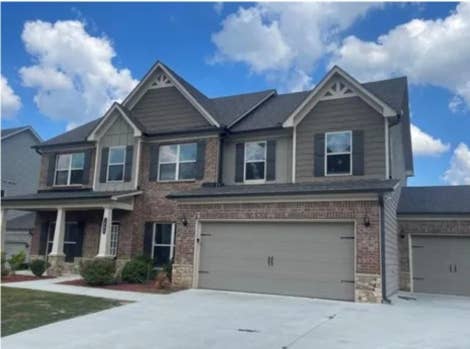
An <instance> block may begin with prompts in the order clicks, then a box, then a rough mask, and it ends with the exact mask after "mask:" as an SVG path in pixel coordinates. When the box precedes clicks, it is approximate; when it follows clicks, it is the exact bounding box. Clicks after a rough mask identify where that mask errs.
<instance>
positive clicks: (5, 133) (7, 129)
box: [2, 126, 29, 138]
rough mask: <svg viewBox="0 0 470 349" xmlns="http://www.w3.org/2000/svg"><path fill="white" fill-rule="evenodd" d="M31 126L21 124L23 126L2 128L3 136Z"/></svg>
mask: <svg viewBox="0 0 470 349" xmlns="http://www.w3.org/2000/svg"><path fill="white" fill-rule="evenodd" d="M28 127H29V126H21V127H13V128H4V129H2V138H3V137H6V136H8V135H11V134H12V133H16V132H19V131H21V130H24V129H27V128H28Z"/></svg>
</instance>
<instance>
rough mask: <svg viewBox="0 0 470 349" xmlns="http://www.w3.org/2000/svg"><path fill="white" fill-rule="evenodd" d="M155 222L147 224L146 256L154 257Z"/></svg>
mask: <svg viewBox="0 0 470 349" xmlns="http://www.w3.org/2000/svg"><path fill="white" fill-rule="evenodd" d="M152 247H153V222H145V228H144V256H145V257H149V258H150V257H152Z"/></svg>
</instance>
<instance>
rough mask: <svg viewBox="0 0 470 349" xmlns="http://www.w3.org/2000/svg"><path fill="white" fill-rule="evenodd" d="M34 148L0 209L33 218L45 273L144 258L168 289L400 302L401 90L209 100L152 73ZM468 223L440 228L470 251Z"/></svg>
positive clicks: (375, 85) (404, 121)
mask: <svg viewBox="0 0 470 349" xmlns="http://www.w3.org/2000/svg"><path fill="white" fill-rule="evenodd" d="M36 148H37V150H38V151H39V152H41V154H42V165H41V176H40V187H39V190H38V193H37V194H34V195H26V196H18V197H15V198H6V199H4V200H3V209H15V208H22V209H29V210H31V211H34V212H37V214H38V219H37V224H36V227H35V231H34V235H33V240H32V251H33V253H34V254H35V255H39V256H47V258H48V260H49V262H50V263H51V267H50V270H49V272H50V273H53V274H54V273H55V274H60V273H63V272H67V271H68V270H70V269H73V268H74V265H76V264H77V262H78V261H79V260H82V259H87V258H94V257H114V258H116V261H117V263H118V266H119V267H120V266H122V265H123V263H125V262H126V261H127V260H129V258H131V257H132V256H138V255H142V254H143V255H146V256H149V257H151V258H152V259H153V260H154V263H155V266H156V267H161V266H163V265H165V264H168V263H170V262H173V266H172V268H173V274H172V278H173V280H172V281H173V283H174V285H175V286H177V287H199V288H210V289H223V290H236V291H248V292H261V293H274V294H287V295H296V296H308V297H320V298H331V299H341V300H355V301H359V302H381V301H386V300H387V299H388V297H389V296H391V295H393V294H394V293H395V292H397V290H398V289H399V288H400V278H401V279H402V283H403V284H404V287H405V286H407V285H406V282H405V281H404V280H403V279H404V278H405V277H406V276H407V274H406V273H407V270H409V269H406V265H405V263H407V260H406V259H405V258H403V256H402V253H404V251H405V248H406V247H408V245H406V246H403V245H404V244H405V242H406V241H412V240H413V241H414V235H415V233H416V234H418V233H419V232H420V231H419V227H415V226H408V227H405V228H400V227H399V221H398V217H397V206H398V203H399V200H400V194H401V193H402V192H403V193H404V195H405V197H407V196H408V193H409V192H408V188H407V187H406V183H407V177H409V176H412V175H413V161H412V159H413V157H412V149H411V137H410V120H409V109H408V87H407V80H406V78H396V79H390V80H383V81H377V82H369V83H359V82H358V81H357V80H356V79H354V78H353V77H351V76H350V75H348V74H347V73H346V72H345V71H343V70H342V69H340V68H339V67H334V68H332V69H331V70H330V71H329V72H328V73H327V74H326V76H325V77H324V78H323V79H322V81H321V82H320V83H319V84H318V85H317V86H316V87H315V88H314V89H313V90H311V91H305V92H298V93H289V94H278V93H277V92H276V91H275V90H267V91H261V92H255V93H247V94H241V95H236V96H227V97H219V98H208V97H206V96H205V95H204V94H203V93H201V92H200V91H198V90H197V89H196V88H195V87H194V86H192V85H190V84H189V83H188V82H187V81H185V80H184V79H183V78H181V77H180V76H179V75H178V74H176V73H175V72H174V71H172V70H171V69H170V68H168V67H167V66H166V65H164V64H163V63H161V62H157V63H156V64H155V65H154V66H153V67H152V68H151V69H150V71H149V72H148V73H147V74H146V75H145V77H144V78H143V79H142V81H141V82H140V83H139V84H138V85H137V86H136V88H135V89H134V90H133V91H132V92H131V93H130V94H129V96H128V97H127V98H126V99H125V100H124V101H123V102H122V103H114V104H113V105H112V106H111V107H110V109H109V110H108V111H107V113H106V114H105V115H104V116H103V117H102V118H100V119H97V120H95V121H92V122H90V123H88V124H85V125H83V126H80V127H77V128H75V129H73V130H71V131H69V132H66V133H64V134H61V135H59V136H57V137H55V138H52V139H50V140H48V141H46V142H43V143H41V144H40V145H38V146H37V147H36ZM426 190H427V189H426ZM416 191H418V192H420V191H421V190H420V189H416ZM464 195H466V194H464ZM401 201H403V199H402V200H401ZM405 202H406V199H405ZM403 205H406V203H405V204H403V203H400V206H401V207H403ZM467 208H468V207H467ZM467 208H464V211H465V210H467ZM459 209H460V206H459ZM430 211H431V212H430V213H429V215H431V216H433V217H432V220H433V221H439V220H440V219H441V217H440V216H435V212H434V211H433V207H432V206H431V207H430ZM460 213H461V212H459V214H460ZM452 215H453V213H452V212H451V213H449V214H448V215H447V216H446V217H451V216H452ZM469 215H470V211H468V212H467V211H465V212H464V213H462V215H461V216H459V217H457V216H455V217H456V218H455V219H449V220H446V221H445V223H443V224H447V225H449V226H450V225H455V230H459V232H461V233H462V234H461V236H462V239H463V240H464V241H465V242H467V241H469V238H470V234H467V235H466V238H463V236H464V234H465V231H467V233H468V217H469ZM434 216H435V217H436V218H434ZM399 217H401V216H399ZM462 217H467V218H462ZM425 218H427V216H426V217H425ZM460 218H462V220H461V221H457V219H460ZM430 219H431V218H430ZM446 219H447V218H446ZM464 219H467V220H464ZM459 227H463V228H462V229H460V228H459ZM400 229H405V231H404V232H403V233H401V232H400ZM449 231H450V230H447V231H443V232H442V234H447V233H448V232H449ZM401 235H409V236H412V237H413V238H412V239H407V238H401ZM400 246H401V247H402V250H401V251H400V248H399V247H400ZM443 246H444V245H443ZM446 246H447V245H446ZM446 246H444V247H443V248H449V247H448V246H447V247H446ZM456 251H457V250H456ZM410 255H411V253H410ZM422 258H423V260H424V261H425V262H426V261H427V259H429V258H431V260H433V259H432V258H433V257H432V255H426V256H424V257H422ZM464 259H465V258H464ZM467 259H468V258H467ZM400 262H402V263H400ZM428 262H429V261H428ZM467 270H468V269H467ZM459 273H460V274H459ZM461 273H462V271H461V270H460V268H457V271H456V272H455V274H456V275H457V274H458V275H463V274H461ZM410 277H411V276H410ZM463 287H466V286H465V285H463ZM423 290H431V291H433V289H431V288H429V289H428V288H426V287H424V288H423ZM467 291H469V290H467V289H464V290H463V291H462V292H463V293H466V292H467Z"/></svg>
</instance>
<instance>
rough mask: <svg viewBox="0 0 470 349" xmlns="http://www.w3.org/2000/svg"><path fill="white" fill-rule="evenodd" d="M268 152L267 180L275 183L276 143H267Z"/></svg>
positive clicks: (273, 141) (272, 141)
mask: <svg viewBox="0 0 470 349" xmlns="http://www.w3.org/2000/svg"><path fill="white" fill-rule="evenodd" d="M267 147H268V149H267V150H266V180H268V181H273V180H275V179H276V141H275V140H270V141H268V142H267Z"/></svg>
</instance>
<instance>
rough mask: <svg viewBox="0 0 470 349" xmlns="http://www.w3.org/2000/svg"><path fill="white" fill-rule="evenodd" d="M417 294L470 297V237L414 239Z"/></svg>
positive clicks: (414, 271)
mask: <svg viewBox="0 0 470 349" xmlns="http://www.w3.org/2000/svg"><path fill="white" fill-rule="evenodd" d="M412 250H413V255H412V259H413V288H414V291H415V292H428V293H443V294H453V295H462V296H470V238H465V237H422V236H419V237H418V236H413V237H412Z"/></svg>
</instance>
